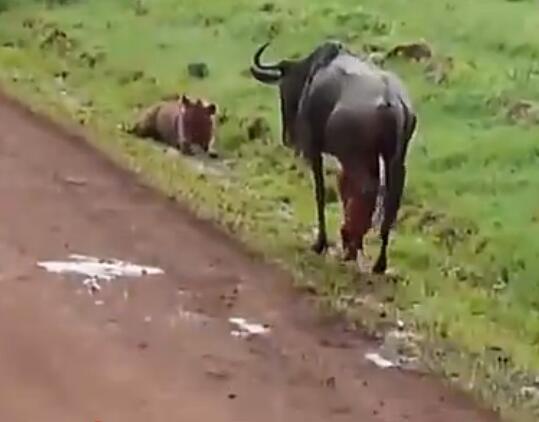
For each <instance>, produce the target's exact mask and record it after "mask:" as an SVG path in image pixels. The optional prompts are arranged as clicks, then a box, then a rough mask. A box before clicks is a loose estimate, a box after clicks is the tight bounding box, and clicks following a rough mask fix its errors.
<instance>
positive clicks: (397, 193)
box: [373, 159, 406, 274]
mask: <svg viewBox="0 0 539 422" xmlns="http://www.w3.org/2000/svg"><path fill="white" fill-rule="evenodd" d="M385 168H386V171H385V175H386V185H387V191H386V197H385V201H384V218H383V220H382V226H381V229H380V237H381V239H382V245H381V247H380V255H379V256H378V259H377V260H376V263H375V264H374V267H373V272H374V273H377V274H383V273H384V272H385V271H386V269H387V246H388V244H389V233H390V231H391V228H392V226H393V224H394V223H395V220H396V219H397V212H398V210H399V208H400V203H401V198H402V192H403V190H404V183H405V179H406V167H405V166H404V163H403V161H402V160H398V159H397V160H393V162H392V163H391V164H389V163H387V161H385Z"/></svg>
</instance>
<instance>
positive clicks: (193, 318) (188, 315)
mask: <svg viewBox="0 0 539 422" xmlns="http://www.w3.org/2000/svg"><path fill="white" fill-rule="evenodd" d="M178 318H179V319H180V320H182V321H185V322H189V323H192V324H202V325H205V324H207V323H208V322H209V321H210V317H209V316H208V315H205V314H203V313H200V312H193V311H188V310H187V309H184V308H182V307H179V308H178Z"/></svg>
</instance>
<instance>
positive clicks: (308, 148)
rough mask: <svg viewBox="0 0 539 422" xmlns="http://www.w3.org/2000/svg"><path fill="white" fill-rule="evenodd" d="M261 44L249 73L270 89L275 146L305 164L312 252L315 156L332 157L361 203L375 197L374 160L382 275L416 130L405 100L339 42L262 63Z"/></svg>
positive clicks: (320, 188) (320, 198)
mask: <svg viewBox="0 0 539 422" xmlns="http://www.w3.org/2000/svg"><path fill="white" fill-rule="evenodd" d="M268 45H269V43H266V44H264V45H262V46H261V47H259V48H258V50H257V51H256V52H255V54H254V57H253V64H252V65H251V68H250V70H251V74H252V75H253V76H254V78H256V79H257V80H258V81H260V82H262V83H266V84H278V86H279V92H280V105H281V119H282V142H283V143H284V144H285V145H288V146H289V147H292V148H294V149H295V150H296V152H297V153H298V154H301V155H302V156H303V157H304V158H305V159H307V160H308V162H309V163H310V165H311V168H312V172H313V176H314V185H315V196H316V204H317V215H318V235H317V238H316V241H315V242H314V244H313V246H312V249H313V250H314V251H315V252H316V253H322V252H323V251H325V250H326V249H327V246H328V241H327V234H326V223H325V183H324V171H323V167H324V166H323V154H324V153H327V154H331V155H333V156H335V157H336V158H337V159H338V160H339V161H340V163H341V166H342V167H343V168H344V169H345V171H346V173H347V174H348V175H353V177H355V178H357V179H358V180H361V181H362V182H361V192H360V194H361V197H362V198H363V199H364V201H365V203H366V204H367V203H369V201H370V198H372V197H373V196H374V197H375V196H376V192H378V190H379V178H378V177H377V176H375V175H377V169H378V162H379V157H382V159H383V162H384V172H385V174H384V176H385V182H386V194H385V197H384V207H383V208H384V210H383V211H384V212H383V214H384V215H383V220H382V224H381V229H380V237H381V240H382V245H381V249H380V253H379V256H378V258H377V260H376V263H375V264H374V267H373V271H374V272H376V273H383V272H385V270H386V268H387V246H388V242H389V232H390V230H391V227H392V225H393V224H394V222H395V220H396V216H397V213H398V209H399V207H400V202H401V197H402V191H403V188H404V183H405V177H406V167H405V158H406V153H407V149H408V144H409V141H410V139H411V138H412V135H413V133H414V131H415V128H416V123H417V118H416V114H415V111H414V109H413V107H412V104H411V100H410V98H409V96H408V93H407V92H406V90H405V88H404V86H403V84H402V83H401V81H400V80H399V78H398V77H397V76H396V75H394V74H393V73H391V72H388V71H385V70H382V69H380V68H379V67H377V66H375V65H374V64H373V63H371V62H369V61H367V60H363V59H361V58H360V57H358V56H356V55H354V54H353V53H351V52H350V51H348V50H347V49H346V48H345V47H344V45H343V44H342V43H340V42H337V41H327V42H324V43H322V44H321V45H320V46H318V47H317V48H316V49H314V51H313V52H312V53H311V54H309V55H308V56H307V57H305V58H303V59H298V60H281V61H280V62H278V63H276V64H263V63H261V56H262V53H263V52H264V51H265V49H266V48H267V47H268Z"/></svg>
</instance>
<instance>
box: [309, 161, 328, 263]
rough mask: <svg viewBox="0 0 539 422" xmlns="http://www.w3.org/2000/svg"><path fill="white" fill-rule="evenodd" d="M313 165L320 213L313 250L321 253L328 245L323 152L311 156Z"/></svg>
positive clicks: (318, 213) (317, 205)
mask: <svg viewBox="0 0 539 422" xmlns="http://www.w3.org/2000/svg"><path fill="white" fill-rule="evenodd" d="M311 167H312V171H313V176H314V188H315V196H316V209H317V215H318V235H317V238H316V241H315V243H314V244H313V245H312V250H313V251H314V252H316V253H317V254H321V253H322V252H324V251H325V250H326V249H327V247H328V240H327V233H326V212H325V208H326V187H325V184H324V159H323V156H322V153H321V152H317V153H315V154H313V156H312V157H311Z"/></svg>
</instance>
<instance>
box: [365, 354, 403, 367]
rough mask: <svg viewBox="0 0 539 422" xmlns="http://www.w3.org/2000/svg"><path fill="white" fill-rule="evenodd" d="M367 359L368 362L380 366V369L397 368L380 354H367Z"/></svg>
mask: <svg viewBox="0 0 539 422" xmlns="http://www.w3.org/2000/svg"><path fill="white" fill-rule="evenodd" d="M365 359H367V360H368V361H370V362H372V363H374V364H375V365H376V366H378V367H379V368H384V369H386V368H394V367H395V366H397V365H396V364H395V363H394V362H392V361H390V360H388V359H386V358H384V357H382V356H380V354H379V353H376V352H374V353H366V354H365Z"/></svg>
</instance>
